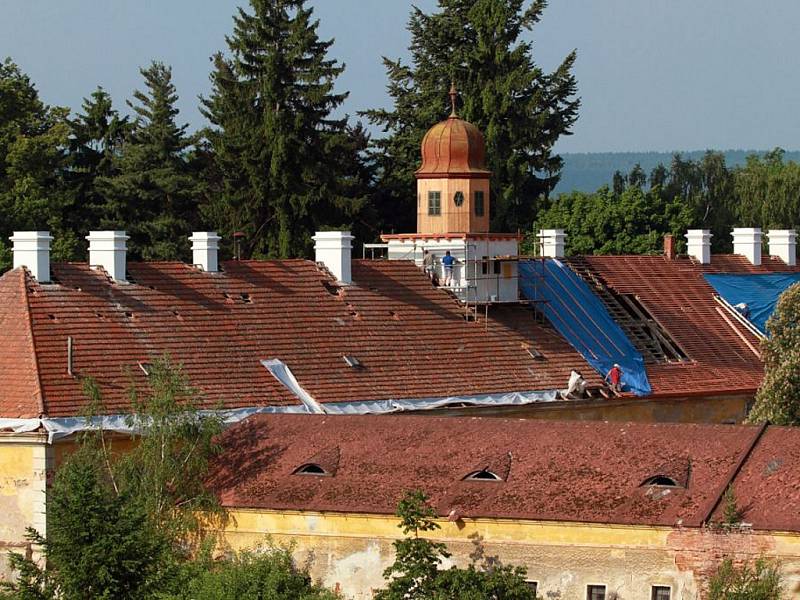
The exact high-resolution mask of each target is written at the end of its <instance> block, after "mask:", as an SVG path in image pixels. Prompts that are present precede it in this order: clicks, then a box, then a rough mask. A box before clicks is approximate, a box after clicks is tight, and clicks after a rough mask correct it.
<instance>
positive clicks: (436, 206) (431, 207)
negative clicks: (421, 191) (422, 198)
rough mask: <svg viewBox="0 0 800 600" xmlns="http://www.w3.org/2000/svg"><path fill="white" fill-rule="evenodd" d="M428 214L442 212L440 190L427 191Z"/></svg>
mask: <svg viewBox="0 0 800 600" xmlns="http://www.w3.org/2000/svg"><path fill="white" fill-rule="evenodd" d="M428 214H429V215H440V214H442V192H428Z"/></svg>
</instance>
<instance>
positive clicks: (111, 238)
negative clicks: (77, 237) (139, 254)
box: [86, 231, 130, 281]
mask: <svg viewBox="0 0 800 600" xmlns="http://www.w3.org/2000/svg"><path fill="white" fill-rule="evenodd" d="M86 239H87V240H89V266H90V267H93V268H95V267H103V269H105V271H106V273H108V275H109V277H111V279H113V280H114V281H125V266H126V265H125V263H126V253H127V251H128V247H127V245H126V244H125V242H127V241H128V240H129V239H130V238H129V237H128V236H127V235H125V232H124V231H90V232H89V235H87V236H86Z"/></svg>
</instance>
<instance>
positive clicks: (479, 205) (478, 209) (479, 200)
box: [475, 191, 484, 217]
mask: <svg viewBox="0 0 800 600" xmlns="http://www.w3.org/2000/svg"><path fill="white" fill-rule="evenodd" d="M483 211H484V206H483V192H482V191H477V192H475V216H476V217H482V216H483Z"/></svg>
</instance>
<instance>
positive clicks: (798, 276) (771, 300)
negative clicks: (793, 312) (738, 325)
mask: <svg viewBox="0 0 800 600" xmlns="http://www.w3.org/2000/svg"><path fill="white" fill-rule="evenodd" d="M704 277H705V278H706V281H708V283H710V284H711V286H712V287H713V288H714V289H715V290H717V293H718V294H719V295H720V296H722V297H723V298H724V299H725V301H726V302H727V303H728V304H731V305H733V306H735V305H737V304H740V303H742V302H743V303H744V304H747V308H748V310H749V312H750V314H749V315H747V318H748V319H749V320H750V322H751V323H752V324H753V325H755V326H756V327H758V329H760V330H761V332H762V333H765V334H766V332H767V319H769V317H770V315H771V314H772V312H773V311H774V310H775V305H776V304H777V303H778V297H779V296H780V295H781V294H782V293H783V292H784V291H786V289H787V288H789V287H791V286H792V285H794V284H795V283H800V273H767V274H758V275H746V274H740V273H737V274H733V273H726V274H719V275H718V274H714V275H704Z"/></svg>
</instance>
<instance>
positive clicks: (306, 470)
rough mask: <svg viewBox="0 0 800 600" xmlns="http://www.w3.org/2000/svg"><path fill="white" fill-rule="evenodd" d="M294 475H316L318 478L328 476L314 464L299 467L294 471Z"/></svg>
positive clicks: (328, 474)
mask: <svg viewBox="0 0 800 600" xmlns="http://www.w3.org/2000/svg"><path fill="white" fill-rule="evenodd" d="M294 475H316V476H318V477H325V476H330V473H328V472H327V471H326V470H325V469H323V468H322V467H320V466H319V465H316V464H314V463H307V464H305V465H301V466H299V467H297V468H296V469H295V470H294Z"/></svg>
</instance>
